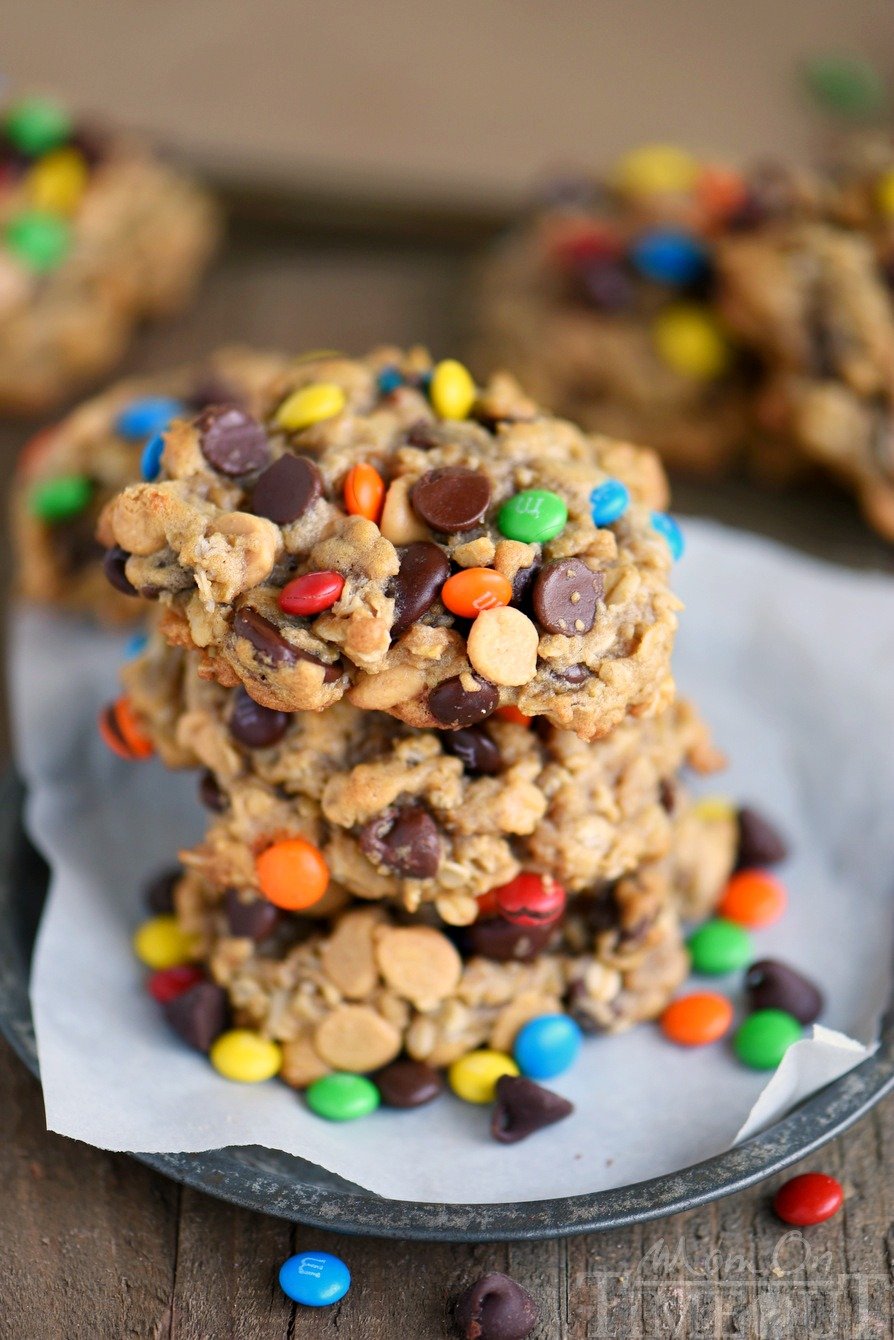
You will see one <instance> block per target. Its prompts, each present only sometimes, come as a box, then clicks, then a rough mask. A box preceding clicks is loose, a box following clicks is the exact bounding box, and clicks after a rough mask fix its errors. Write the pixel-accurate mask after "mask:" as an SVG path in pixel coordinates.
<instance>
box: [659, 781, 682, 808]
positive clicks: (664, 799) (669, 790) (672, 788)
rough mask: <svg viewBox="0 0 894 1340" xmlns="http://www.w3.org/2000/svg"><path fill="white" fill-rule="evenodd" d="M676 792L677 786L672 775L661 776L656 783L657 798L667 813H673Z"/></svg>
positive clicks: (675, 804) (675, 803)
mask: <svg viewBox="0 0 894 1340" xmlns="http://www.w3.org/2000/svg"><path fill="white" fill-rule="evenodd" d="M677 793H678V787H677V783H676V780H675V779H674V778H673V777H663V778H662V779H661V781H660V782H659V783H658V800H659V802H660V804H661V808H662V809H663V810H666V811H667V813H668V814H673V812H674V810H675V809H676V807H677Z"/></svg>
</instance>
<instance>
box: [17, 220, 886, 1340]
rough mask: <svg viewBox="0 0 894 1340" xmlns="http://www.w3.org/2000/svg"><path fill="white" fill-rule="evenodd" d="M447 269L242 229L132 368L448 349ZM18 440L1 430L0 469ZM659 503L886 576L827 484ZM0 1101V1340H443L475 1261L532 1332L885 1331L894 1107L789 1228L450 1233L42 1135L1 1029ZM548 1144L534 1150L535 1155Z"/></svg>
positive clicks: (853, 1136) (752, 1334)
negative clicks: (311, 353)
mask: <svg viewBox="0 0 894 1340" xmlns="http://www.w3.org/2000/svg"><path fill="white" fill-rule="evenodd" d="M464 259H465V258H464V256H463V254H462V252H461V251H460V250H459V249H457V248H456V247H448V246H446V245H443V246H421V245H418V244H410V243H408V242H403V243H396V242H394V241H392V242H388V241H382V242H380V243H378V244H376V245H366V246H364V247H362V248H361V247H358V246H357V245H356V244H351V243H350V242H348V241H343V242H340V243H336V244H332V243H330V244H327V245H323V244H322V243H320V242H318V241H316V242H315V241H314V239H313V238H311V237H306V238H305V239H304V240H303V241H302V242H301V243H300V244H296V241H295V238H294V236H293V235H292V234H290V233H288V232H287V231H285V230H271V229H266V228H259V227H252V228H245V227H243V228H241V229H239V230H237V232H236V234H235V235H234V237H233V239H232V245H231V247H230V250H229V252H228V255H227V257H226V259H225V260H224V261H223V262H222V263H221V264H220V265H219V267H218V269H217V271H216V273H215V274H214V276H213V277H212V280H211V283H210V285H209V287H208V290H207V291H206V294H205V301H204V302H203V304H202V306H201V310H200V311H196V312H194V313H192V314H191V315H190V316H188V317H187V318H184V319H183V320H182V321H181V322H179V323H178V324H177V325H176V326H172V327H168V328H166V329H165V330H161V331H159V330H156V331H153V332H151V333H149V334H147V335H146V336H145V337H143V339H142V340H141V341H140V344H139V347H138V348H137V349H136V350H135V352H134V353H133V355H132V356H131V358H130V359H129V366H130V367H131V368H137V367H140V368H144V367H145V368H149V367H153V368H159V367H164V366H165V365H167V364H172V363H174V362H175V361H177V360H178V359H181V358H185V357H190V356H193V355H198V354H201V352H202V351H203V350H205V349H207V348H209V347H211V346H213V345H214V344H219V343H223V342H225V341H229V340H236V339H246V340H251V341H254V342H256V343H267V344H269V345H271V346H275V345H282V346H284V347H286V348H289V349H293V350H298V349H301V348H305V347H307V348H310V347H315V348H319V347H329V346H335V347H339V348H343V349H346V350H348V351H358V352H359V351H360V350H362V349H363V348H364V347H365V346H367V345H369V344H371V343H375V342H377V341H379V340H381V339H382V338H383V336H387V337H388V338H391V339H394V340H395V341H399V342H405V341H412V340H421V341H424V342H428V343H429V344H430V345H431V346H432V348H433V349H434V350H435V351H436V352H437V353H439V354H446V353H449V352H451V351H452V350H453V349H454V348H455V339H456V332H455V327H454V324H453V318H452V316H451V313H452V312H453V311H454V310H455V303H454V297H455V293H456V288H457V285H458V283H459V282H460V280H461V276H462V272H463V264H464ZM26 433H27V429H26V428H24V427H18V428H10V427H6V428H4V429H3V430H2V432H0V467H2V471H3V474H4V476H8V473H9V470H10V468H11V464H12V460H13V457H14V452H15V449H16V447H17V445H18V444H19V443H20V442H21V441H22V440H23V439H24V437H25V436H26ZM677 500H678V504H679V505H681V507H682V509H683V510H689V511H696V512H702V513H706V514H709V515H710V514H713V515H716V516H719V517H720V518H721V519H723V520H726V521H730V522H732V523H734V524H741V525H748V526H751V527H753V528H755V529H758V530H760V531H762V532H763V533H766V534H769V535H772V536H775V537H776V538H780V539H787V540H789V541H790V542H792V543H796V544H798V545H800V546H802V547H803V548H806V549H808V550H810V551H812V552H815V553H819V554H824V555H826V556H827V557H831V558H836V559H838V560H840V561H843V562H850V563H855V564H859V565H862V566H868V567H878V568H887V569H888V570H894V553H892V551H891V550H890V549H886V548H885V547H884V546H882V545H881V544H880V543H877V542H875V541H873V540H871V539H870V538H869V537H868V536H867V535H866V534H865V532H864V530H863V528H862V527H861V525H860V523H859V521H858V519H857V517H856V515H855V513H854V510H853V508H852V506H851V503H850V501H849V500H848V499H846V498H844V497H842V496H840V495H838V494H837V493H835V492H833V491H832V490H830V489H825V488H821V487H817V488H812V489H811V490H809V491H808V492H805V493H803V494H801V495H799V497H798V499H797V501H795V500H793V499H792V498H791V497H788V498H786V497H780V496H775V497H774V496H769V497H768V496H765V495H762V494H759V493H757V492H756V491H755V490H754V489H753V488H751V487H750V486H749V485H747V484H745V483H741V482H735V483H728V484H725V485H724V486H723V487H722V488H709V487H707V486H705V485H699V486H693V485H688V486H685V487H681V488H680V489H678V491H677ZM0 1093H2V1094H3V1099H2V1102H0V1121H2V1127H0V1186H2V1187H3V1191H2V1192H0V1209H2V1213H0V1262H2V1264H0V1340H80V1338H81V1337H85V1338H87V1340H121V1338H123V1337H152V1340H168V1338H170V1340H175V1338H176V1340H227V1338H228V1337H234V1338H238V1340H262V1338H263V1340H297V1338H299V1337H315V1336H333V1337H335V1336H337V1337H339V1340H404V1338H406V1340H440V1338H441V1337H444V1338H446V1337H448V1336H449V1335H450V1334H451V1333H452V1332H451V1330H450V1328H449V1326H448V1323H447V1299H448V1297H449V1296H450V1295H451V1294H452V1293H455V1292H456V1291H457V1290H458V1288H460V1287H462V1285H463V1284H464V1283H466V1282H469V1281H471V1280H472V1279H474V1278H475V1277H476V1276H477V1275H478V1274H480V1273H482V1272H483V1271H485V1270H491V1269H496V1270H505V1271H508V1272H509V1273H511V1274H512V1275H513V1276H514V1277H515V1278H516V1279H518V1280H519V1281H520V1282H521V1283H523V1284H525V1285H526V1286H527V1287H528V1288H530V1289H531V1290H532V1292H533V1293H534V1294H535V1295H536V1296H537V1298H538V1300H539V1301H540V1305H541V1308H542V1313H543V1320H542V1324H541V1326H540V1327H539V1329H538V1330H537V1332H536V1340H585V1338H586V1340H602V1338H603V1337H606V1340H645V1338H646V1337H648V1340H652V1338H653V1337H685V1338H686V1340H696V1338H698V1340H700V1338H701V1337H711V1340H725V1338H726V1337H736V1338H737V1340H764V1337H766V1338H767V1340H789V1337H801V1336H804V1337H806V1336H808V1335H810V1336H812V1337H815V1340H847V1338H849V1337H859V1340H870V1338H871V1337H876V1336H878V1337H885V1336H891V1335H892V1334H894V1301H892V1252H894V1231H892V1215H894V1205H892V1201H894V1179H892V1175H891V1172H890V1169H891V1168H892V1167H894V1105H892V1104H890V1103H888V1104H886V1105H883V1106H882V1107H881V1108H879V1109H876V1111H874V1112H873V1113H872V1114H871V1115H870V1116H868V1117H867V1118H865V1119H864V1120H863V1121H861V1122H860V1123H859V1124H858V1125H857V1126H856V1127H855V1128H854V1129H853V1130H852V1131H851V1132H850V1133H849V1134H847V1135H846V1136H844V1137H843V1138H841V1139H840V1140H836V1141H835V1142H834V1143H832V1144H831V1145H829V1146H827V1147H826V1149H824V1150H823V1151H822V1152H821V1153H820V1154H819V1155H816V1156H814V1157H813V1158H812V1159H811V1160H810V1161H809V1166H811V1167H815V1168H821V1169H822V1170H824V1171H826V1172H829V1173H831V1174H833V1175H834V1176H836V1177H839V1178H840V1179H841V1180H842V1181H843V1182H844V1184H845V1187H846V1190H847V1202H846V1205H845V1208H844V1211H843V1212H842V1213H841V1214H839V1215H838V1216H837V1217H836V1218H835V1219H833V1220H832V1221H831V1222H830V1223H828V1224H826V1225H823V1226H821V1227H819V1228H814V1229H809V1230H806V1231H805V1232H804V1233H803V1234H801V1233H799V1232H790V1231H786V1230H785V1229H784V1228H783V1226H782V1225H781V1224H780V1223H779V1222H778V1221H777V1220H776V1219H775V1218H774V1216H773V1215H772V1213H771V1212H770V1211H769V1209H768V1202H769V1198H770V1195H771V1194H772V1190H773V1187H774V1185H775V1184H776V1183H770V1184H767V1185H765V1186H763V1187H758V1188H755V1189H753V1190H751V1191H748V1192H745V1193H743V1194H741V1195H738V1196H735V1197H732V1198H730V1199H728V1200H725V1201H721V1202H718V1203H717V1204H715V1205H712V1206H708V1207H706V1208H705V1209H702V1210H697V1211H692V1212H691V1213H688V1214H684V1215H679V1216H676V1217H675V1218H672V1219H668V1220H665V1221H662V1222H658V1223H654V1224H650V1225H646V1226H643V1227H634V1228H629V1229H624V1230H621V1231H617V1232H613V1233H606V1234H599V1235H590V1236H586V1237H580V1238H572V1239H568V1240H565V1241H561V1242H547V1243H529V1244H519V1245H508V1246H507V1245H501V1244H494V1245H479V1246H475V1247H467V1246H438V1245H427V1244H409V1245H407V1244H402V1243H391V1242H383V1241H375V1240H372V1239H367V1240H363V1239H356V1238H339V1237H337V1236H335V1235H334V1234H326V1233H322V1232H319V1231H316V1230H313V1231H310V1230H308V1231H305V1230H303V1229H302V1228H300V1227H290V1226H289V1225H288V1224H284V1223H282V1222H280V1221H277V1220H275V1219H270V1218H265V1217H264V1216H261V1215H256V1214H251V1213H249V1212H246V1211H244V1210H239V1209H236V1208H233V1207H231V1206H228V1205H225V1204H223V1203H221V1202H218V1201H214V1200H211V1199H208V1198H206V1197H204V1196H201V1195H199V1194H197V1193H195V1192H192V1191H189V1190H185V1189H182V1188H180V1187H178V1186H176V1185H174V1184H173V1183H171V1182H168V1181H166V1180H165V1179H163V1178H162V1177H160V1176H158V1175H156V1174H154V1173H152V1172H150V1171H149V1170H147V1169H145V1168H143V1167H142V1166H140V1165H139V1164H137V1163H136V1162H134V1161H133V1160H131V1159H129V1158H127V1157H126V1156H124V1155H112V1154H107V1153H103V1152H100V1151H97V1150H94V1149H91V1148H88V1147H86V1146H84V1145H80V1144H76V1143H73V1142H71V1141H68V1140H65V1139H62V1138H61V1137H58V1136H51V1135H48V1134H47V1133H46V1131H45V1128H44V1119H43V1109H42V1105H41V1099H40V1090H39V1086H38V1084H37V1083H36V1081H34V1080H33V1079H32V1078H31V1077H30V1076H29V1075H28V1074H27V1072H26V1071H25V1070H24V1068H23V1067H22V1066H21V1065H20V1063H19V1062H18V1060H17V1059H16V1058H15V1056H14V1055H13V1054H12V1052H11V1051H9V1049H8V1048H7V1047H6V1046H5V1044H2V1043H0ZM544 1152H545V1153H547V1154H548V1150H545V1151H541V1150H539V1149H537V1148H535V1146H534V1145H533V1144H532V1145H531V1146H530V1156H531V1157H542V1156H543V1153H544ZM523 1157H524V1155H523ZM778 1180H781V1179H777V1182H778ZM301 1248H314V1249H324V1250H328V1251H332V1252H334V1253H336V1254H337V1255H339V1256H341V1257H343V1258H344V1260H345V1261H347V1263H348V1265H349V1266H350V1268H351V1271H352V1274H353V1278H354V1283H353V1286H352V1288H351V1291H350V1293H349V1294H348V1296H347V1297H346V1299H345V1300H344V1301H343V1302H342V1303H340V1304H338V1305H337V1307H335V1308H332V1309H325V1310H323V1311H321V1312H319V1313H317V1312H314V1311H312V1310H309V1309H300V1308H294V1307H292V1306H291V1305H290V1304H289V1303H288V1301H287V1300H286V1299H285V1298H284V1296H283V1295H282V1294H281V1292H280V1291H279V1289H278V1287H277V1284H276V1273H277V1270H278V1268H279V1265H280V1264H281V1262H282V1261H283V1260H284V1259H285V1258H286V1257H287V1256H288V1255H289V1254H290V1253H291V1252H293V1251H295V1250H299V1249H301Z"/></svg>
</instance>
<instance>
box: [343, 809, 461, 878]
mask: <svg viewBox="0 0 894 1340" xmlns="http://www.w3.org/2000/svg"><path fill="white" fill-rule="evenodd" d="M360 846H361V848H362V850H363V851H364V852H365V853H366V855H367V856H368V857H369V859H370V860H371V861H372V862H373V864H374V865H382V866H385V868H386V869H388V870H392V871H393V872H394V873H395V874H396V875H406V876H407V877H408V878H410V879H431V877H432V876H433V875H435V874H436V873H437V870H438V866H439V865H440V863H441V835H440V833H439V832H438V826H437V824H436V823H435V821H434V819H433V818H432V817H431V815H430V814H429V813H428V811H427V810H424V809H423V808H422V806H421V805H411V806H408V807H407V808H406V809H402V810H394V809H390V810H385V811H383V813H382V814H379V815H377V816H376V817H375V819H371V820H370V821H369V823H367V824H365V825H364V827H363V828H362V829H361V830H360Z"/></svg>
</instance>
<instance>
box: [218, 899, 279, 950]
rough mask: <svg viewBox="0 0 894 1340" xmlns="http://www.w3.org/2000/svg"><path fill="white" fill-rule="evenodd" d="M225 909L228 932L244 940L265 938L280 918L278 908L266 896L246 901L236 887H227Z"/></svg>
mask: <svg viewBox="0 0 894 1340" xmlns="http://www.w3.org/2000/svg"><path fill="white" fill-rule="evenodd" d="M226 910H227V925H228V926H229V928H230V934H231V935H236V936H239V937H241V938H242V937H244V938H245V939H246V940H255V941H260V940H266V939H267V937H268V936H269V935H272V934H273V932H274V931H275V930H276V928H277V926H278V925H279V923H280V921H281V920H282V914H281V913H280V911H279V908H277V907H274V906H273V903H268V901H267V899H266V898H252V899H251V900H250V901H249V902H246V901H245V899H244V898H243V897H242V895H241V894H240V893H239V890H238V889H227V894H226Z"/></svg>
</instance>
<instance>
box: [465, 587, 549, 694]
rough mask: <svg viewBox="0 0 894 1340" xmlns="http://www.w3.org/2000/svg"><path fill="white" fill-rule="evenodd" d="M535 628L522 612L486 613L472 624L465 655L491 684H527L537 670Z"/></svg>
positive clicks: (502, 609) (508, 606)
mask: <svg viewBox="0 0 894 1340" xmlns="http://www.w3.org/2000/svg"><path fill="white" fill-rule="evenodd" d="M538 641H539V638H538V635H537V629H536V628H535V627H534V625H533V623H532V622H531V620H530V619H529V618H528V616H527V615H526V614H522V612H521V610H516V609H513V608H512V606H511V605H505V606H503V607H502V608H500V609H492V610H485V611H484V613H483V614H479V615H478V618H477V619H476V620H475V622H474V623H473V624H472V628H471V631H470V633H469V641H468V646H467V652H468V656H469V660H470V661H471V662H472V664H473V666H474V667H475V669H476V670H477V671H478V673H479V674H481V675H483V676H484V678H485V679H489V680H490V681H491V683H492V684H526V683H527V682H528V680H529V679H531V678H533V675H534V672H535V670H536V669H537V643H538Z"/></svg>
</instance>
